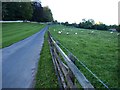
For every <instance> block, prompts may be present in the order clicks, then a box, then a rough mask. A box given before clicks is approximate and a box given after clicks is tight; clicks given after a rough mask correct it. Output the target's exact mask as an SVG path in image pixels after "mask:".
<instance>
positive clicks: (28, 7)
mask: <svg viewBox="0 0 120 90" xmlns="http://www.w3.org/2000/svg"><path fill="white" fill-rule="evenodd" d="M2 20H5V21H10V20H11V21H13V20H30V21H37V22H51V21H53V17H52V12H51V10H50V9H49V7H42V5H41V3H40V2H2Z"/></svg>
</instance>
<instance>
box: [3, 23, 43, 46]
mask: <svg viewBox="0 0 120 90" xmlns="http://www.w3.org/2000/svg"><path fill="white" fill-rule="evenodd" d="M44 26H45V25H44V24H38V23H2V46H1V47H2V48H4V47H7V46H9V45H11V44H13V43H15V42H18V41H20V40H23V39H25V38H27V37H29V36H31V35H33V34H35V33H36V32H38V31H40V30H41V29H42V28H43V27H44Z"/></svg>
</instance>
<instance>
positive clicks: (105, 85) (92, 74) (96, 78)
mask: <svg viewBox="0 0 120 90" xmlns="http://www.w3.org/2000/svg"><path fill="white" fill-rule="evenodd" d="M52 38H53V37H52ZM53 39H54V40H55V41H56V42H57V44H59V45H60V46H62V47H63V48H64V49H65V50H66V51H67V52H68V53H70V54H71V55H72V56H73V57H74V58H75V59H76V60H77V61H78V62H79V63H80V64H81V65H82V66H83V67H84V68H85V69H86V70H88V71H89V72H90V73H91V74H92V75H93V76H94V77H95V78H96V79H97V80H98V81H99V82H100V83H101V84H102V85H103V86H104V87H105V88H107V89H108V90H110V89H109V87H108V86H107V85H106V84H105V83H104V82H103V81H102V80H101V79H99V78H98V77H97V76H96V75H95V74H94V73H93V72H92V71H91V70H90V69H89V68H88V67H87V66H86V65H85V64H84V63H83V62H82V61H80V60H79V59H78V58H77V57H76V56H75V55H73V53H71V52H70V51H69V50H68V49H67V48H66V47H65V46H64V45H62V44H61V43H60V42H59V41H57V39H55V38H53Z"/></svg>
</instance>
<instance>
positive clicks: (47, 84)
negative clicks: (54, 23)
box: [35, 33, 58, 88]
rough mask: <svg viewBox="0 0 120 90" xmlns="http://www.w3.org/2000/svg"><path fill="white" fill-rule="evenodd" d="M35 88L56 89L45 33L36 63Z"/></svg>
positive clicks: (56, 84)
mask: <svg viewBox="0 0 120 90" xmlns="http://www.w3.org/2000/svg"><path fill="white" fill-rule="evenodd" d="M35 88H58V81H57V77H56V75H55V71H54V65H53V63H52V57H51V54H50V50H49V45H48V41H47V33H46V35H45V41H44V45H43V48H42V51H41V54H40V60H39V63H38V71H37V74H36V84H35Z"/></svg>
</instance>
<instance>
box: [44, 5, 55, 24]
mask: <svg viewBox="0 0 120 90" xmlns="http://www.w3.org/2000/svg"><path fill="white" fill-rule="evenodd" d="M43 15H44V16H43V20H44V21H45V22H51V21H53V16H52V12H51V10H50V9H49V7H48V6H46V7H43Z"/></svg>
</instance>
